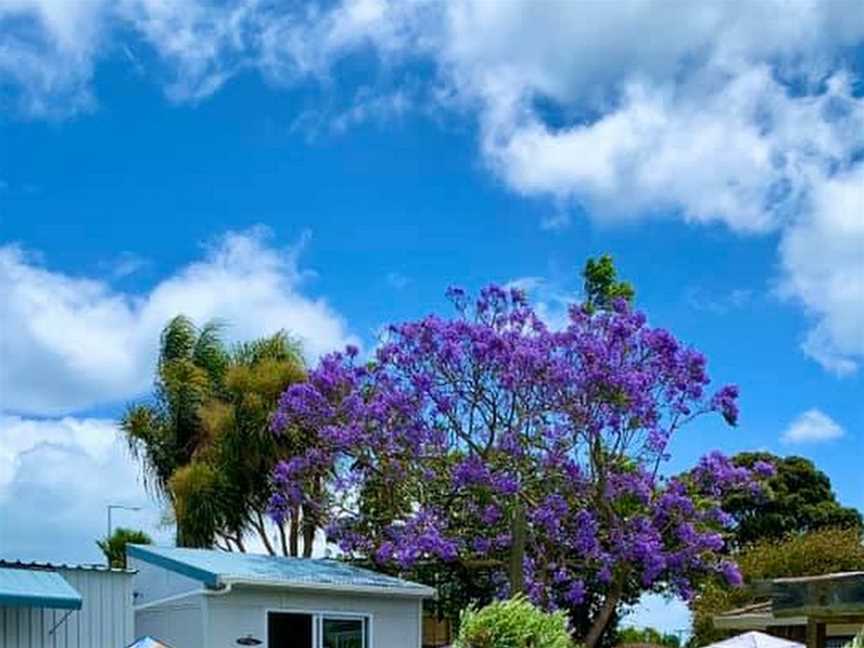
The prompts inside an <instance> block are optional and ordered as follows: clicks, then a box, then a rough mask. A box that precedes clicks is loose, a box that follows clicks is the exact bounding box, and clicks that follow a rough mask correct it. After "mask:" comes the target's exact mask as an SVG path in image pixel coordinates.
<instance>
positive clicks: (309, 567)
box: [126, 545, 434, 597]
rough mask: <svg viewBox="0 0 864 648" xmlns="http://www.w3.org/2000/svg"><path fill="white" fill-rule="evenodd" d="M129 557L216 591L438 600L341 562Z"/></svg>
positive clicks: (144, 549)
mask: <svg viewBox="0 0 864 648" xmlns="http://www.w3.org/2000/svg"><path fill="white" fill-rule="evenodd" d="M126 552H127V554H128V555H129V556H132V557H133V558H137V559H139V560H142V561H144V562H147V563H150V564H154V565H158V566H160V567H163V568H165V569H168V570H171V571H174V572H177V573H180V574H183V575H184V576H188V577H189V578H193V579H195V580H199V581H201V582H202V583H204V584H206V585H207V586H209V587H211V588H218V587H222V586H224V585H227V584H229V583H241V584H249V585H256V584H257V585H271V586H280V585H281V586H284V587H287V588H292V587H293V588H306V587H311V588H318V587H324V588H328V589H340V588H344V589H346V590H353V591H360V590H362V591H379V592H382V593H388V592H392V593H399V594H413V595H416V596H426V597H428V596H433V595H434V590H433V589H432V588H429V587H427V586H425V585H421V584H419V583H413V582H411V581H407V580H403V579H401V578H395V577H393V576H387V575H385V574H379V573H378V572H374V571H371V570H369V569H363V568H360V567H355V566H353V565H349V564H346V563H343V562H340V561H337V560H329V559H313V558H284V557H281V556H266V555H259V554H244V553H229V552H225V551H212V550H208V549H187V548H177V547H154V546H152V545H146V546H145V545H128V546H127V548H126Z"/></svg>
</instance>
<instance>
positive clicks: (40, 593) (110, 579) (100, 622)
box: [0, 560, 135, 648]
mask: <svg viewBox="0 0 864 648" xmlns="http://www.w3.org/2000/svg"><path fill="white" fill-rule="evenodd" d="M133 624H134V619H133V614H132V572H131V571H130V570H124V569H109V568H108V567H105V566H98V565H65V564H63V565H59V564H50V563H25V562H10V561H3V560H0V646H2V647H3V648H123V647H124V646H128V645H129V644H130V643H131V642H132V640H133V639H134V637H135V631H134V627H133Z"/></svg>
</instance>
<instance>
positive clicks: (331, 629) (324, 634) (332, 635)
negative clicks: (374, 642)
mask: <svg viewBox="0 0 864 648" xmlns="http://www.w3.org/2000/svg"><path fill="white" fill-rule="evenodd" d="M321 638H322V642H321V643H322V648H366V623H365V619H331V618H328V617H324V618H323V620H322V623H321Z"/></svg>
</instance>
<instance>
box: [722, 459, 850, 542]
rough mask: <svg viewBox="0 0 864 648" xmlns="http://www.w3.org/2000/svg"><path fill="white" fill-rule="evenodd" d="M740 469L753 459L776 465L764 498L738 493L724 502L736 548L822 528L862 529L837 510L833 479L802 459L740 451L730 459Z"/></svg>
mask: <svg viewBox="0 0 864 648" xmlns="http://www.w3.org/2000/svg"><path fill="white" fill-rule="evenodd" d="M733 461H734V462H735V463H736V464H737V465H740V466H746V467H748V468H750V467H752V466H753V464H755V463H756V462H757V461H767V462H769V463H771V464H773V465H774V467H775V469H776V474H775V475H774V477H772V478H771V479H769V480H768V484H767V485H768V490H767V496H762V495H748V494H745V493H739V494H735V495H732V496H729V497H727V498H726V500H725V501H724V502H723V510H725V511H726V512H727V513H729V514H731V515H732V516H733V517H734V519H735V537H734V541H735V544H736V545H737V546H738V547H743V546H745V545H747V544H750V543H753V542H757V541H760V540H763V539H781V538H783V537H785V536H786V535H788V534H790V533H806V532H809V531H815V530H818V529H824V528H854V529H860V528H862V519H861V514H860V513H859V512H858V511H857V510H856V509H854V508H848V507H845V506H841V505H840V504H839V503H838V502H837V499H836V496H835V495H834V492H833V491H832V490H831V480H830V479H829V478H828V476H827V475H826V474H825V473H824V472H822V471H821V470H818V469H817V468H816V466H814V465H813V462H812V461H810V460H809V459H804V458H803V457H795V456H791V457H777V456H775V455H772V454H770V453H767V452H744V453H741V454H738V455H736V456H735V457H733Z"/></svg>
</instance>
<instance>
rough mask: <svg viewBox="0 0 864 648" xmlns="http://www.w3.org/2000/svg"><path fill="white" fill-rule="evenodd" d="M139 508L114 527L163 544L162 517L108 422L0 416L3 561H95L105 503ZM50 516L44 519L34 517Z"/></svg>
mask: <svg viewBox="0 0 864 648" xmlns="http://www.w3.org/2000/svg"><path fill="white" fill-rule="evenodd" d="M109 503H114V504H118V503H119V504H124V505H127V506H137V507H141V509H142V510H141V511H140V512H137V513H132V512H130V513H123V514H122V516H121V514H119V513H118V514H117V515H116V516H115V520H114V522H115V523H116V524H118V525H123V526H131V527H135V528H143V529H146V530H147V531H148V532H149V533H150V534H151V535H154V536H155V537H157V538H161V539H162V540H167V539H168V537H167V536H168V535H170V532H169V531H168V530H166V529H164V528H160V525H159V521H160V517H161V513H160V511H159V510H158V508H157V507H156V506H155V505H154V503H153V502H152V501H151V500H150V499H149V498H148V497H147V495H146V494H145V492H144V489H143V487H142V486H141V483H140V480H139V478H138V469H137V467H136V466H135V464H134V463H133V461H132V460H131V458H130V457H129V455H128V453H127V451H126V448H125V447H124V443H123V441H122V440H121V439H120V438H119V437H118V435H117V429H116V426H115V424H114V422H113V421H110V420H107V419H74V418H63V419H38V420H37V419H25V418H21V417H17V416H8V415H2V414H0V519H2V520H3V524H0V553H2V555H3V556H5V557H9V558H20V559H29V560H53V561H62V560H65V561H99V560H100V559H101V554H100V553H99V550H98V549H97V547H96V545H95V540H96V538H97V537H102V536H104V534H105V528H106V508H105V507H106V505H108V504H109ZM40 511H41V512H46V511H50V515H45V514H40V513H37V512H40Z"/></svg>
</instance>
